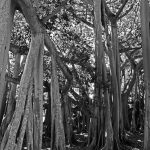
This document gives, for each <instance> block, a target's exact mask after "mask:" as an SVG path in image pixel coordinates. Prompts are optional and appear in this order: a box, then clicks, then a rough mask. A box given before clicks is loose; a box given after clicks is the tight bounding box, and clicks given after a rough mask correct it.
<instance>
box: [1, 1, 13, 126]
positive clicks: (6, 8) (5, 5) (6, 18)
mask: <svg viewBox="0 0 150 150" xmlns="http://www.w3.org/2000/svg"><path fill="white" fill-rule="evenodd" d="M13 15H14V10H13V5H12V3H11V0H1V1H0V124H1V121H2V118H3V114H2V112H1V111H2V103H3V102H2V101H3V96H4V92H5V87H6V86H5V84H6V82H5V73H6V67H7V60H8V51H9V46H10V33H11V29H12V20H13Z"/></svg>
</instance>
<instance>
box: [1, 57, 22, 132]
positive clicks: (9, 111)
mask: <svg viewBox="0 0 150 150" xmlns="http://www.w3.org/2000/svg"><path fill="white" fill-rule="evenodd" d="M20 58H21V55H20V54H16V56H15V66H14V75H13V77H14V78H18V75H19V73H20ZM16 87H17V84H14V83H11V90H10V93H9V97H8V104H7V108H6V115H5V116H6V117H5V118H4V120H3V122H2V125H1V126H2V127H1V130H2V131H1V132H2V135H3V134H4V133H5V131H6V129H7V127H8V124H9V123H10V121H11V118H12V116H13V113H14V110H15V102H16V100H15V97H16Z"/></svg>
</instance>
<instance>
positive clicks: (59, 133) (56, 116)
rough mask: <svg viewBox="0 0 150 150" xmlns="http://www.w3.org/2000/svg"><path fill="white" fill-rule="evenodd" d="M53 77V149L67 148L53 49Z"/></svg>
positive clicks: (62, 149)
mask: <svg viewBox="0 0 150 150" xmlns="http://www.w3.org/2000/svg"><path fill="white" fill-rule="evenodd" d="M52 51H53V53H52V79H51V119H52V128H51V149H52V150H65V149H66V147H65V134H64V126H63V118H62V109H61V102H60V93H59V83H58V79H57V70H56V58H55V57H56V56H55V52H54V50H52Z"/></svg>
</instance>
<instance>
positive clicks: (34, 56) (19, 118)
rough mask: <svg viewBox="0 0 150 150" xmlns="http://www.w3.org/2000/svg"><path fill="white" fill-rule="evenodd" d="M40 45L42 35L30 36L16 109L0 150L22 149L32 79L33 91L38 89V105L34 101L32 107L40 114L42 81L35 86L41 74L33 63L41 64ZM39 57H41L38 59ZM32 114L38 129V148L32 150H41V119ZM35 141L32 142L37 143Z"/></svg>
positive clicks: (36, 96)
mask: <svg viewBox="0 0 150 150" xmlns="http://www.w3.org/2000/svg"><path fill="white" fill-rule="evenodd" d="M42 45H43V35H42V34H39V33H38V34H37V35H35V34H32V40H31V47H30V51H29V54H28V57H27V62H26V65H25V69H24V72H23V75H22V78H21V82H20V89H19V94H18V97H17V100H16V109H15V112H14V115H13V119H12V121H11V123H10V124H9V126H8V128H7V130H6V132H5V134H4V137H3V140H2V143H1V148H0V149H1V150H12V149H15V150H21V148H22V142H23V137H24V133H25V129H26V125H27V120H28V116H29V110H30V109H29V106H30V103H31V102H30V101H31V98H32V91H31V90H30V88H31V87H32V83H33V79H34V86H35V90H36V89H37V87H38V90H36V91H35V92H34V99H35V100H38V103H39V104H38V105H37V104H36V102H35V101H34V102H33V103H34V105H37V107H36V109H38V112H40V113H41V110H40V109H41V104H40V103H41V102H42V98H43V94H42V88H43V87H42V84H40V83H41V82H43V80H42V81H41V82H39V84H37V82H38V81H39V80H41V73H40V74H39V71H40V72H41V69H40V68H41V67H40V65H38V64H35V63H37V62H38V61H39V62H41V61H40V60H41V58H42V52H41V51H43V46H42ZM40 54H41V55H40ZM39 56H41V58H40V59H39ZM36 65H38V66H39V69H38V68H35V66H36ZM41 65H42V64H41ZM37 70H38V71H37ZM34 71H35V72H34ZM35 75H36V77H35ZM41 97H42V98H41ZM33 113H35V114H34V115H35V116H36V117H37V118H36V120H37V121H38V128H39V130H38V135H39V137H38V139H37V141H38V144H37V145H38V146H37V145H35V147H34V149H37V150H41V142H42V141H41V137H42V130H41V128H42V125H41V124H42V123H41V121H42V119H41V116H40V115H39V114H37V113H36V112H33ZM35 130H36V128H35ZM33 140H34V139H33ZM35 140H36V139H35ZM37 141H34V142H35V143H37Z"/></svg>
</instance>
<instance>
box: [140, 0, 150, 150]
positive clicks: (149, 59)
mask: <svg viewBox="0 0 150 150" xmlns="http://www.w3.org/2000/svg"><path fill="white" fill-rule="evenodd" d="M141 29H142V48H143V61H144V76H145V88H146V97H145V109H146V110H145V126H144V150H149V149H150V142H149V141H150V68H149V64H150V7H149V4H148V1H147V0H144V1H141Z"/></svg>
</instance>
